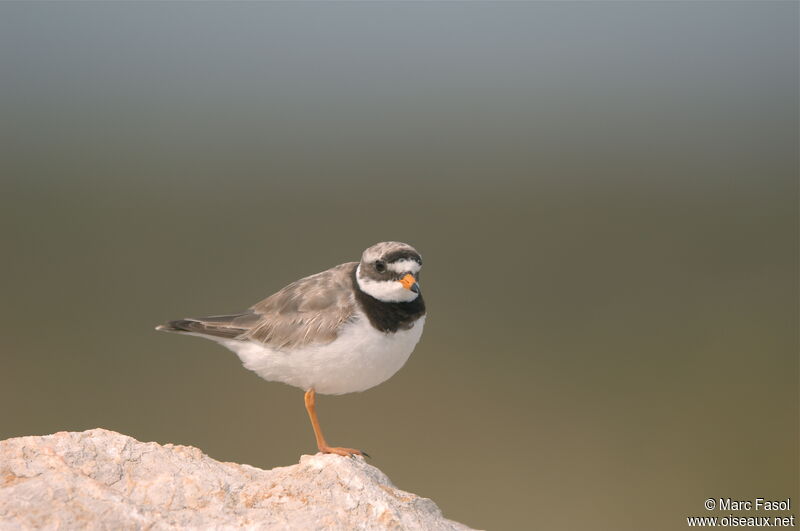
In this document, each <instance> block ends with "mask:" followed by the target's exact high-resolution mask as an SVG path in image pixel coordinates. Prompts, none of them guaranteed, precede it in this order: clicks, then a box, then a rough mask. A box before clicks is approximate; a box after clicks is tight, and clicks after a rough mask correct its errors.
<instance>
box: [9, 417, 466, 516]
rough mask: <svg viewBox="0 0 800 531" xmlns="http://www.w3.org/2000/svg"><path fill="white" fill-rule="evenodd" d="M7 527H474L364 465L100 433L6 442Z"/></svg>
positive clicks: (351, 460) (352, 460)
mask: <svg viewBox="0 0 800 531" xmlns="http://www.w3.org/2000/svg"><path fill="white" fill-rule="evenodd" d="M0 528H2V529H33V528H36V529H39V528H48V529H85V528H90V529H115V530H116V529H145V528H146V529H174V528H195V529H196V528H205V529H208V528H215V529H231V528H249V529H264V528H267V529H459V530H461V529H469V528H468V527H466V526H464V525H462V524H459V523H457V522H453V521H451V520H447V519H446V518H444V517H443V516H442V513H441V511H440V510H439V508H438V507H437V506H436V504H435V503H433V501H431V500H429V499H427V498H421V497H419V496H417V495H415V494H411V493H408V492H404V491H402V490H398V489H397V488H395V487H394V485H392V483H391V482H390V481H389V478H387V477H386V476H385V475H384V474H383V473H382V472H381V471H380V470H378V469H377V468H375V467H373V466H371V465H369V464H367V463H366V462H365V461H364V460H363V458H360V457H357V458H348V457H340V456H338V455H322V454H317V455H310V456H309V455H306V456H303V457H302V458H301V459H300V463H299V464H296V465H293V466H287V467H281V468H274V469H272V470H261V469H258V468H255V467H252V466H249V465H239V464H235V463H222V462H219V461H215V460H214V459H211V458H210V457H208V456H207V455H205V454H203V453H202V452H201V451H200V450H198V449H197V448H192V447H189V446H173V445H171V444H166V445H163V446H162V445H160V444H158V443H153V442H150V443H142V442H139V441H137V440H135V439H133V438H131V437H128V436H126V435H121V434H119V433H116V432H113V431H107V430H102V429H95V430H90V431H85V432H81V433H75V432H60V433H56V434H54V435H47V436H43V437H19V438H16V439H8V440H6V441H2V442H0Z"/></svg>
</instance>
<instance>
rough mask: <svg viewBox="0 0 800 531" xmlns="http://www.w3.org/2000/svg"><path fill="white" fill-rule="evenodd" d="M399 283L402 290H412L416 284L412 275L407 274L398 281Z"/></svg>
mask: <svg viewBox="0 0 800 531" xmlns="http://www.w3.org/2000/svg"><path fill="white" fill-rule="evenodd" d="M400 283H401V284H402V285H403V287H404V288H406V289H410V290H413V288H414V286H415V285H416V284H417V279H416V278H414V275H412V274H411V273H408V274H407V275H406V276H404V277H403V278H401V279H400ZM417 289H419V288H417ZM415 291H416V290H415Z"/></svg>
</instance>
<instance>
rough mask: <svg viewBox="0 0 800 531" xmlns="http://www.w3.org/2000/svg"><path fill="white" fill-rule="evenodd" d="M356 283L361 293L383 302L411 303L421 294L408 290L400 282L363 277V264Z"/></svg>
mask: <svg viewBox="0 0 800 531" xmlns="http://www.w3.org/2000/svg"><path fill="white" fill-rule="evenodd" d="M356 282H358V287H359V288H361V291H363V292H364V293H366V294H367V295H372V296H373V297H375V298H376V299H378V300H379V301H382V302H411V301H413V300H414V299H416V298H417V297H418V296H419V294H418V293H414V292H413V291H411V290H410V289H406V288H404V287H403V285H402V284H401V283H400V281H399V280H372V279H371V278H363V277H362V276H361V264H359V266H358V267H357V268H356Z"/></svg>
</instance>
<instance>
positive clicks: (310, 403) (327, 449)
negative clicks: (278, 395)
mask: <svg viewBox="0 0 800 531" xmlns="http://www.w3.org/2000/svg"><path fill="white" fill-rule="evenodd" d="M305 400H306V411H308V418H310V419H311V427H313V428H314V436H315V437H316V438H317V448H319V451H320V452H322V453H323V454H339V455H344V456H352V455H366V456H367V457H369V456H368V455H367V454H365V453H364V452H362V451H361V450H356V449H355V448H339V447H336V446H328V443H326V442H325V436H323V435H322V428H320V427H319V420H318V419H317V409H316V407H315V406H316V393H315V392H314V390H313V389H309V390H308V391H306V396H305Z"/></svg>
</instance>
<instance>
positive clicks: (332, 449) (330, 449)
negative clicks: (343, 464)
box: [319, 446, 369, 457]
mask: <svg viewBox="0 0 800 531" xmlns="http://www.w3.org/2000/svg"><path fill="white" fill-rule="evenodd" d="M319 451H320V452H322V453H323V454H337V455H342V456H344V457H353V456H354V455H361V456H364V457H369V455H367V453H366V452H362V451H361V450H356V449H355V448H341V447H339V446H321V447H320V448H319Z"/></svg>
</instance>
